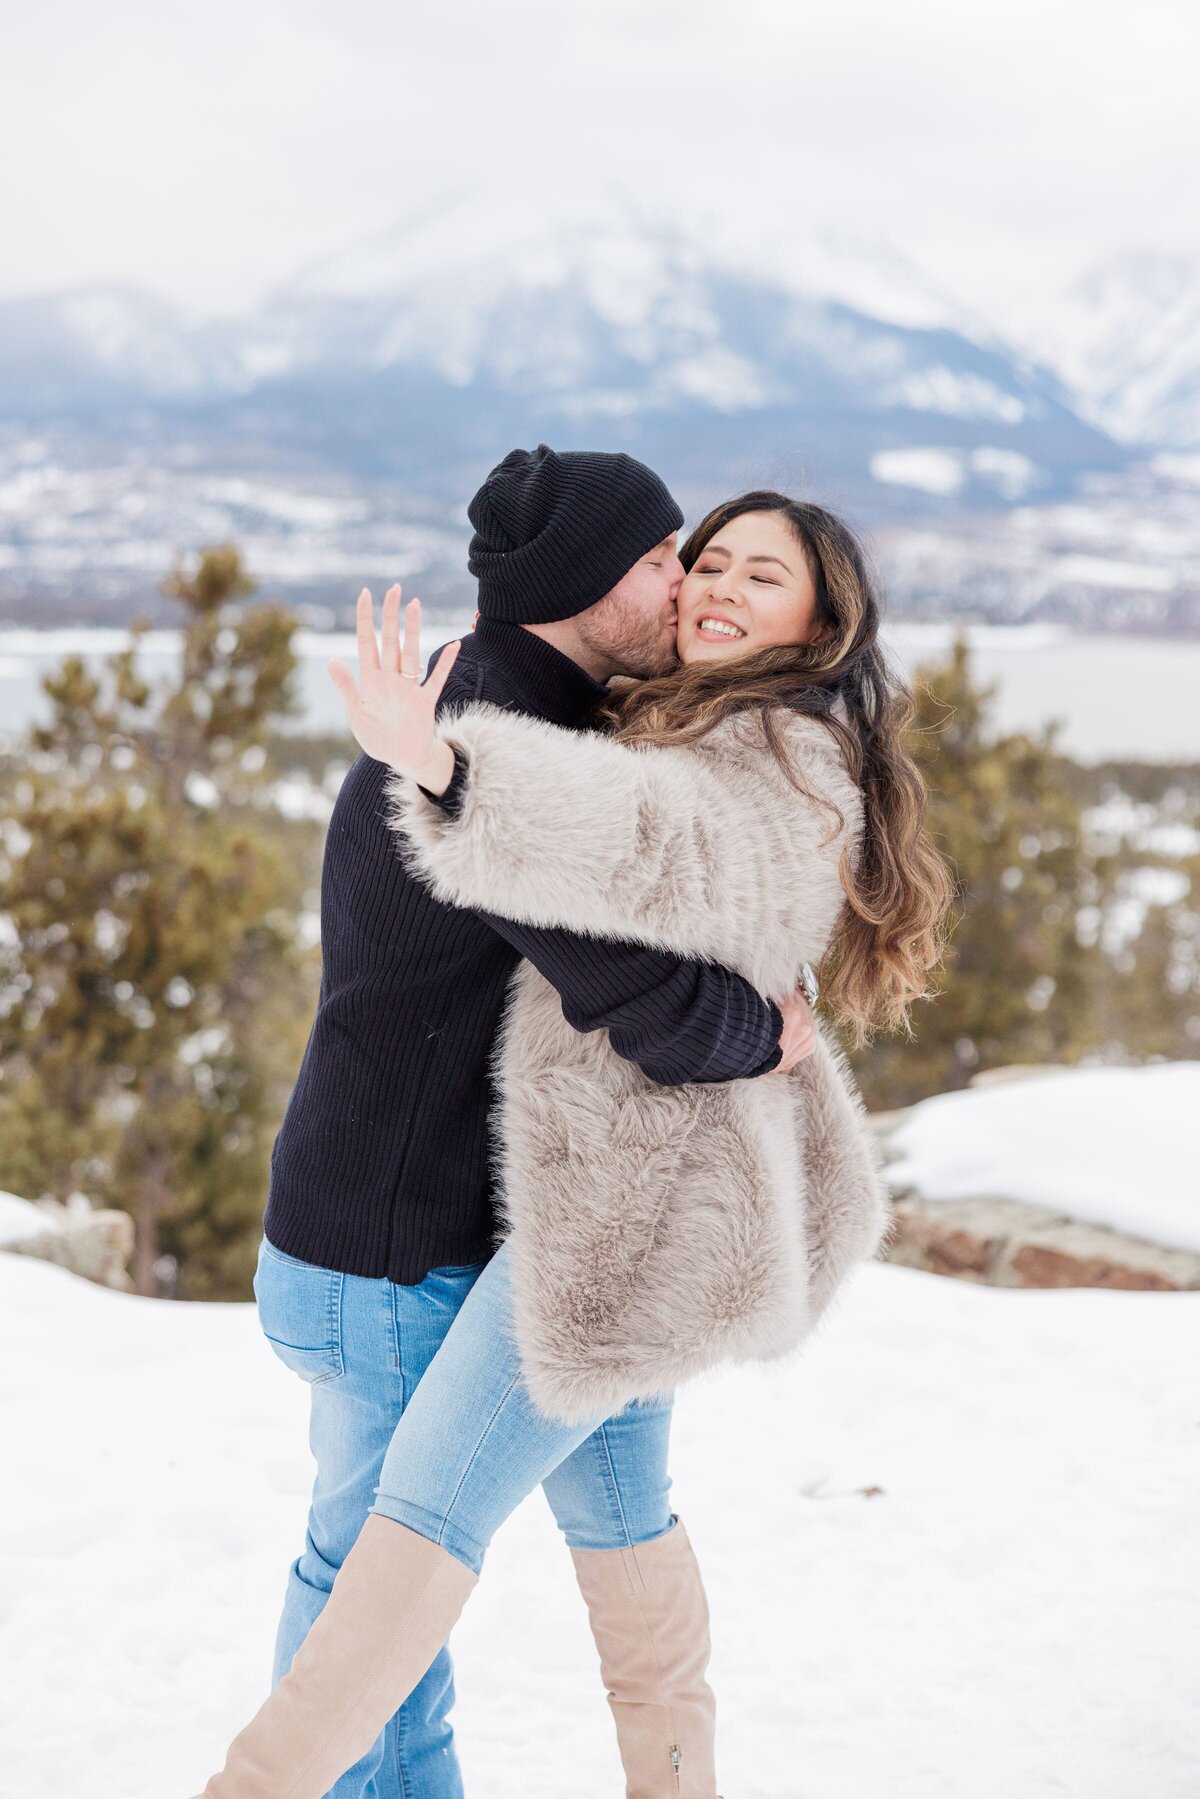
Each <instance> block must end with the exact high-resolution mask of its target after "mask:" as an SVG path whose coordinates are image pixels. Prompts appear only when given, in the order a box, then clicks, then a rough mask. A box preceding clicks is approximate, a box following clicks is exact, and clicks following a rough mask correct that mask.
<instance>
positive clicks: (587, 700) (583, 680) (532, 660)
mask: <svg viewBox="0 0 1200 1799" xmlns="http://www.w3.org/2000/svg"><path fill="white" fill-rule="evenodd" d="M473 635H474V638H475V641H476V643H477V644H478V645H479V647H480V649H481V650H483V651H484V653H485V654H486V656H487V657H488V659H489V660H492V659H495V660H496V661H497V662H503V664H504V666H505V667H506V668H507V669H508V671H509V673H510V674H511V675H512V677H513V680H514V681H515V682H516V684H517V686H518V687H519V688H520V690H521V693H522V695H523V697H524V699H525V700H526V702H527V704H528V707H529V710H530V712H533V713H536V714H537V715H538V717H540V718H545V719H548V720H549V721H550V723H551V724H554V725H577V724H579V723H581V722H582V721H583V720H584V719H585V718H587V717H588V716H589V714H590V713H591V711H592V709H593V707H595V705H596V704H597V702H598V701H600V700H601V699H603V697H604V694H605V689H604V687H603V686H602V685H601V684H600V682H599V681H593V679H592V677H591V675H589V674H588V673H587V672H586V670H584V669H582V668H580V666H579V664H578V663H577V662H572V660H571V658H570V657H569V656H564V655H563V653H562V651H561V650H556V649H555V647H554V645H553V644H551V643H547V642H546V640H545V638H543V637H537V636H535V635H534V633H533V632H532V631H527V630H526V629H525V627H524V626H523V625H509V624H505V623H504V622H503V621H501V620H500V619H494V618H481V619H480V621H479V623H478V624H477V625H476V627H475V630H474V633H473Z"/></svg>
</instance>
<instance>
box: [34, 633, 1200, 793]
mask: <svg viewBox="0 0 1200 1799" xmlns="http://www.w3.org/2000/svg"><path fill="white" fill-rule="evenodd" d="M471 622H472V618H471V614H470V613H469V612H467V611H465V610H453V611H439V610H438V609H436V608H430V611H429V616H428V620H427V628H426V643H427V647H428V648H429V649H433V648H435V647H436V646H437V645H438V644H439V643H444V642H445V641H446V640H447V639H448V638H451V637H455V636H458V635H461V634H462V633H464V632H466V631H469V630H470V629H471ZM960 633H961V634H962V635H964V636H965V637H966V639H967V642H968V644H969V645H970V648H971V652H972V657H973V661H974V668H975V673H976V676H977V677H978V678H979V679H981V680H983V681H986V682H995V683H996V685H997V689H998V691H997V699H996V718H997V722H998V725H999V727H1000V728H1001V729H1002V730H1005V731H1016V730H1026V731H1037V730H1040V729H1041V728H1042V727H1043V726H1045V725H1046V724H1048V723H1049V722H1050V721H1051V720H1052V719H1055V718H1057V719H1061V720H1062V723H1063V729H1062V731H1061V734H1060V738H1059V742H1060V746H1061V747H1062V749H1063V750H1064V751H1065V752H1066V753H1067V754H1068V755H1072V756H1075V757H1076V758H1077V759H1078V760H1080V761H1083V762H1100V761H1106V760H1108V759H1110V758H1112V759H1123V760H1130V761H1146V762H1197V763H1200V709H1198V708H1197V707H1196V704H1195V696H1196V694H1197V693H1200V637H1197V638H1187V637H1180V638H1159V637H1152V636H1127V635H1118V634H1115V633H1114V634H1102V633H1092V632H1086V633H1085V632H1080V631H1074V630H1071V629H1069V628H1067V627H1065V626H1059V625H1053V624H1012V625H985V624H968V625H963V624H962V623H960V622H958V621H956V620H953V619H948V620H947V621H945V622H944V623H941V622H937V621H934V620H903V619H897V620H894V621H893V622H891V623H890V624H889V625H888V627H887V629H886V632H885V640H886V642H887V643H888V645H889V646H890V648H891V649H892V651H893V653H894V655H895V656H896V658H897V660H898V661H899V663H900V664H901V666H902V667H903V668H904V669H905V670H906V671H907V672H911V671H912V669H913V668H915V667H919V666H920V665H921V664H923V663H927V662H930V661H935V660H936V659H937V658H938V657H939V656H941V655H944V654H945V653H946V652H947V651H948V649H949V647H950V645H951V644H952V643H953V641H954V639H955V637H956V636H958V635H959V634H960ZM126 641H127V637H126V633H125V632H124V631H122V630H120V629H117V628H114V627H110V626H98V625H81V626H69V627H58V628H55V629H53V630H47V631H37V630H31V629H29V628H28V627H26V626H20V627H16V626H14V627H9V628H4V627H0V738H3V739H5V740H7V741H9V742H11V740H12V738H13V736H14V735H15V734H16V733H18V732H20V731H21V730H22V729H23V728H24V727H25V726H26V725H27V724H28V723H29V722H30V720H31V719H32V718H33V717H34V716H35V715H36V713H37V710H38V707H39V704H40V695H39V691H38V683H39V680H40V678H41V676H42V675H43V674H45V673H46V671H47V670H49V669H50V668H52V667H54V666H55V664H56V663H57V662H59V661H60V660H61V658H62V657H64V656H68V655H77V656H83V657H84V658H85V659H87V660H92V661H95V660H99V659H100V658H102V657H104V656H107V655H111V654H112V653H113V652H114V651H115V650H118V649H120V648H121V647H122V646H123V645H124V644H125V643H126ZM178 645H179V636H178V633H177V632H173V631H163V630H155V631H150V632H148V633H147V634H146V636H145V637H144V638H143V640H142V653H143V657H144V661H145V666H146V667H147V668H148V669H149V670H151V671H152V672H153V671H154V670H155V669H156V668H157V669H160V670H162V671H164V672H165V670H166V669H167V668H168V667H169V665H170V662H171V660H172V658H173V657H174V656H175V655H177V654H178ZM296 648H297V651H298V653H299V657H300V671H299V686H300V695H301V714H300V717H299V718H298V719H297V720H296V722H295V724H294V725H293V726H292V727H291V728H293V729H296V730H300V731H307V732H312V733H324V732H332V733H340V732H341V731H342V730H343V729H344V718H343V714H342V710H341V703H340V701H339V700H338V698H337V694H336V692H335V691H334V688H333V685H332V683H331V682H330V680H329V676H328V673H327V670H326V667H325V664H326V662H327V661H328V659H329V657H330V656H341V657H349V658H350V659H351V660H353V658H354V656H355V653H356V646H355V640H354V637H353V634H352V633H351V632H348V631H315V630H311V629H302V630H300V631H299V632H298V633H297V637H296Z"/></svg>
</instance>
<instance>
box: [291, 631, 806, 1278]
mask: <svg viewBox="0 0 1200 1799" xmlns="http://www.w3.org/2000/svg"><path fill="white" fill-rule="evenodd" d="M601 692H602V689H601V688H600V687H598V686H597V684H596V683H595V682H594V681H593V680H592V679H591V678H590V676H588V675H587V674H585V673H584V671H583V670H582V669H581V668H579V667H578V666H577V664H575V663H574V662H572V661H570V660H569V658H567V657H566V656H563V655H561V654H560V652H559V651H557V650H555V649H553V648H552V647H551V646H550V645H549V644H547V643H545V642H543V641H542V639H541V638H539V637H535V636H534V635H533V634H532V633H531V632H529V631H526V630H524V629H523V628H522V627H521V626H519V625H504V624H499V623H496V622H494V621H490V620H484V621H483V622H482V623H481V624H480V625H479V627H478V629H477V630H476V631H474V632H473V633H471V634H470V635H469V636H467V637H465V638H464V639H463V643H462V648H461V650H460V652H459V656H458V661H457V663H456V665H455V667H454V669H453V671H452V673H451V676H450V679H449V681H448V682H447V684H446V690H445V693H444V695H443V697H442V702H441V704H442V706H443V707H445V706H460V705H463V704H469V703H470V702H471V701H473V700H487V701H489V702H490V703H492V704H493V705H498V706H504V707H509V708H512V709H513V710H515V711H520V712H525V713H531V714H533V715H534V716H536V717H539V718H545V719H548V720H550V721H551V722H552V723H554V724H561V725H570V726H581V725H583V724H585V723H586V721H587V719H588V718H589V716H590V714H591V712H592V709H593V707H594V705H595V703H596V701H597V699H598V698H599V697H600V694H601ZM389 772H390V771H389V770H388V768H387V767H386V766H385V765H384V764H382V763H379V762H374V761H372V760H371V759H370V758H369V757H367V756H360V757H359V758H358V760H357V761H356V762H355V763H354V765H353V767H352V768H351V769H350V771H349V773H348V774H347V776H346V779H345V781H344V782H343V784H342V788H341V792H340V793H339V795H338V799H337V803H336V805H335V807H334V810H333V816H332V818H331V819H330V822H329V834H328V839H327V842H326V846H325V862H324V870H323V874H322V880H321V947H322V956H323V971H322V977H321V990H320V998H319V1001H318V1005H317V1015H316V1018H315V1020H314V1023H313V1027H312V1033H311V1035H310V1037H309V1040H308V1047H307V1049H306V1050H305V1053H304V1061H303V1063H302V1065H301V1068H300V1074H299V1077H298V1079H297V1081H296V1086H295V1089H294V1091H293V1093H292V1097H291V1101H290V1103H289V1105H288V1108H287V1112H286V1114H285V1117H284V1120H283V1125H282V1127H281V1129H280V1132H279V1135H278V1137H277V1139H276V1141H275V1147H274V1150H273V1152H272V1156H271V1184H270V1195H269V1198H268V1202H267V1211H266V1218H265V1220H264V1228H265V1231H266V1235H267V1238H268V1240H269V1241H270V1242H271V1243H273V1244H274V1245H275V1247H276V1248H277V1249H280V1250H282V1251H283V1252H284V1253H285V1254H286V1255H293V1256H297V1257H299V1258H300V1259H301V1260H302V1261H305V1262H314V1263H317V1264H318V1265H320V1266H321V1267H325V1268H336V1269H340V1270H342V1271H343V1272H344V1273H347V1274H362V1275H369V1276H373V1277H376V1278H379V1277H383V1276H386V1277H387V1278H388V1279H389V1280H392V1281H398V1282H401V1283H403V1284H405V1285H411V1284H415V1283H416V1282H418V1281H420V1280H422V1279H424V1277H425V1275H426V1274H427V1273H428V1272H429V1270H430V1269H431V1268H440V1267H445V1266H447V1265H459V1264H465V1263H473V1262H483V1261H486V1260H487V1259H488V1258H489V1257H490V1256H491V1255H492V1253H493V1251H494V1249H495V1247H496V1244H495V1240H494V1239H495V1233H496V1228H497V1220H496V1215H495V1208H494V1204H493V1187H492V1180H493V1177H492V1173H491V1169H490V1166H489V1154H488V1109H489V1106H490V1104H491V1103H492V1101H493V1098H494V1093H493V1090H492V1087H491V1084H490V1081H489V1073H488V1058H489V1054H490V1052H491V1049H492V1044H493V1039H494V1037H495V1035H496V1031H497V1029H498V1026H499V1023H500V1017H501V1013H502V1010H503V1006H504V1000H505V995H506V991H507V988H508V983H509V979H510V977H511V975H512V972H513V970H514V968H515V967H516V964H517V961H518V959H519V958H520V957H522V956H524V957H527V958H528V960H529V961H531V962H532V963H533V964H534V965H535V966H536V967H537V968H538V969H539V970H540V971H541V973H542V974H544V975H545V976H546V978H547V979H548V980H550V981H551V982H552V983H553V985H554V986H555V987H556V988H557V990H558V992H559V993H560V994H561V995H562V1002H563V1012H564V1014H565V1015H566V1017H567V1019H568V1020H569V1021H570V1023H571V1024H572V1025H574V1026H575V1028H576V1029H577V1030H583V1031H594V1030H607V1031H608V1033H609V1037H610V1040H611V1042H612V1045H613V1048H614V1049H615V1050H616V1051H617V1052H618V1053H619V1054H620V1055H622V1056H625V1057H627V1058H628V1059H629V1060H631V1061H634V1062H636V1063H638V1064H639V1066H641V1067H642V1068H643V1069H644V1070H645V1072H646V1073H647V1074H648V1075H649V1077H650V1078H651V1079H652V1080H655V1081H658V1082H660V1083H662V1084H664V1085H674V1084H676V1083H679V1082H683V1081H698V1080H700V1081H724V1080H735V1079H739V1078H744V1077H746V1076H748V1075H754V1074H760V1073H765V1072H766V1071H767V1070H768V1069H770V1068H773V1067H775V1066H776V1065H777V1063H778V1062H779V1059H780V1051H779V1036H780V1030H781V1024H782V1021H781V1018H780V1014H779V1011H778V1008H777V1007H776V1006H774V1005H773V1004H771V1003H770V1002H769V1001H768V1000H765V999H763V998H762V997H761V996H760V995H759V994H758V993H756V992H755V990H754V988H753V987H751V986H749V985H748V984H747V983H746V982H745V981H744V980H742V979H741V978H740V977H739V976H738V975H735V974H733V973H731V972H730V971H729V970H728V969H724V968H720V967H716V966H714V965H712V964H709V963H704V962H691V961H685V960H682V959H680V958H679V957H676V956H672V955H668V954H666V953H660V952H659V951H656V950H651V949H647V948H644V947H641V946H638V945H633V944H621V943H608V942H601V941H599V940H598V939H595V938H585V937H576V936H573V935H572V934H571V933H570V932H567V931H548V930H533V929H530V928H527V927H526V926H523V925H517V924H512V923H510V922H509V921H508V920H507V919H501V918H495V917H492V916H491V915H490V914H485V913H479V912H472V911H467V910H459V909H457V908H454V907H451V906H445V905H442V904H441V903H440V902H439V901H438V900H435V899H433V898H432V897H431V896H430V894H429V893H428V892H427V891H426V889H425V888H424V886H422V884H421V883H420V882H419V881H418V880H416V879H415V878H414V877H413V876H411V875H410V874H409V873H408V872H407V870H406V869H405V867H404V865H403V863H402V861H401V859H400V856H399V855H398V853H397V849H396V844H395V839H394V837H393V835H392V832H391V830H390V829H389V827H388V825H387V823H386V819H385V814H386V800H385V794H384V786H385V782H386V780H387V777H388V774H389Z"/></svg>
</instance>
